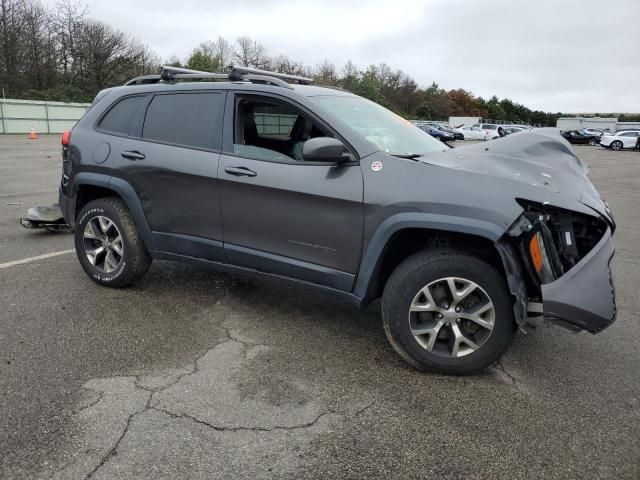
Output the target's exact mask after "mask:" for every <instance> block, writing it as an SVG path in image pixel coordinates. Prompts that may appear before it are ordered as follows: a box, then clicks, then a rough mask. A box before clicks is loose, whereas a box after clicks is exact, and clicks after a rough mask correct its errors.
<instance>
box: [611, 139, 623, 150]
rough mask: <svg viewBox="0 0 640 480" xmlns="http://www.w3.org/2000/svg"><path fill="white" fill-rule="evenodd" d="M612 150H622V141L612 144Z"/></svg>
mask: <svg viewBox="0 0 640 480" xmlns="http://www.w3.org/2000/svg"><path fill="white" fill-rule="evenodd" d="M611 148H613V149H614V150H615V151H618V150H622V142H621V141H620V140H616V141H615V142H613V143H612V144H611Z"/></svg>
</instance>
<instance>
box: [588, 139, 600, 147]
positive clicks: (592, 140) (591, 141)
mask: <svg viewBox="0 0 640 480" xmlns="http://www.w3.org/2000/svg"><path fill="white" fill-rule="evenodd" d="M588 143H589V145H590V146H591V147H595V146H596V145H597V143H598V142H596V141H595V139H593V138H592V139H590V140H589V142H588Z"/></svg>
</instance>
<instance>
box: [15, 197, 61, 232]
mask: <svg viewBox="0 0 640 480" xmlns="http://www.w3.org/2000/svg"><path fill="white" fill-rule="evenodd" d="M20 225H22V226H23V227H24V228H29V229H45V230H49V231H50V232H72V231H73V229H72V228H71V226H70V225H69V224H68V223H67V222H66V220H65V219H64V216H63V215H62V210H60V205H58V204H57V203H54V204H53V205H51V206H48V207H40V206H37V207H31V208H30V209H29V210H27V215H26V216H25V217H22V218H21V219H20Z"/></svg>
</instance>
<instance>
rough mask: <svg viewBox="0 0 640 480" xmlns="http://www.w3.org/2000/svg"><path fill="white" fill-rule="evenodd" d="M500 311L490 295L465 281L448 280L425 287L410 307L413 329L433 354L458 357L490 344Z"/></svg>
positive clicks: (411, 327)
mask: <svg viewBox="0 0 640 480" xmlns="http://www.w3.org/2000/svg"><path fill="white" fill-rule="evenodd" d="M495 316H496V311H495V307H494V305H493V302H492V300H491V298H490V297H489V295H488V294H487V292H486V291H485V290H484V289H482V287H480V286H479V285H478V284H477V283H475V282H472V281H471V280H467V279H464V278H457V277H446V278H441V279H439V280H435V281H433V282H431V283H429V284H428V285H426V286H425V287H423V288H422V289H421V290H420V291H419V292H418V293H417V294H416V295H415V297H414V298H413V301H412V302H411V306H410V308H409V327H410V329H411V334H412V335H413V337H414V338H415V340H416V342H417V343H418V344H419V345H420V346H421V347H422V348H424V349H425V350H427V351H428V352H429V353H432V354H434V355H438V356H441V357H450V358H458V357H462V356H465V355H469V354H470V353H473V352H475V351H476V350H478V349H479V348H481V347H482V345H484V343H485V342H486V341H487V339H488V338H489V336H490V335H491V332H492V331H493V327H494V324H495Z"/></svg>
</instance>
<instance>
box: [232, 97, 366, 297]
mask: <svg viewBox="0 0 640 480" xmlns="http://www.w3.org/2000/svg"><path fill="white" fill-rule="evenodd" d="M226 111H227V114H226V121H225V132H228V133H225V140H224V152H223V154H222V158H221V164H220V176H219V180H220V194H221V209H222V223H223V227H224V246H225V255H226V257H227V260H228V261H229V262H230V263H233V264H236V265H242V266H246V267H250V268H253V269H257V270H261V271H266V272H269V273H275V274H280V275H285V276H288V277H295V278H299V279H302V280H307V281H311V282H314V283H318V284H322V285H327V286H330V287H333V288H338V289H341V290H350V289H351V287H352V284H353V279H354V277H355V273H356V271H357V268H358V264H359V260H360V250H361V247H362V229H363V223H364V209H363V178H362V172H361V170H360V165H359V163H358V162H357V161H353V162H347V163H341V164H337V163H335V162H327V163H321V162H313V163H309V162H306V161H304V160H303V158H302V156H301V152H302V148H303V144H304V142H305V141H306V140H308V139H309V138H312V137H317V136H336V135H335V134H334V132H332V131H331V130H330V129H329V128H328V126H327V125H326V124H324V123H323V122H322V120H321V119H320V118H318V117H316V116H314V115H313V114H312V112H310V111H308V110H305V109H304V108H303V107H301V106H300V105H296V104H293V103H291V102H290V101H289V100H287V99H282V98H279V97H274V96H269V95H266V94H250V95H247V94H244V93H243V94H241V93H238V94H236V95H235V96H233V97H232V95H231V93H230V94H229V99H228V101H227V108H226ZM354 160H355V158H354Z"/></svg>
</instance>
